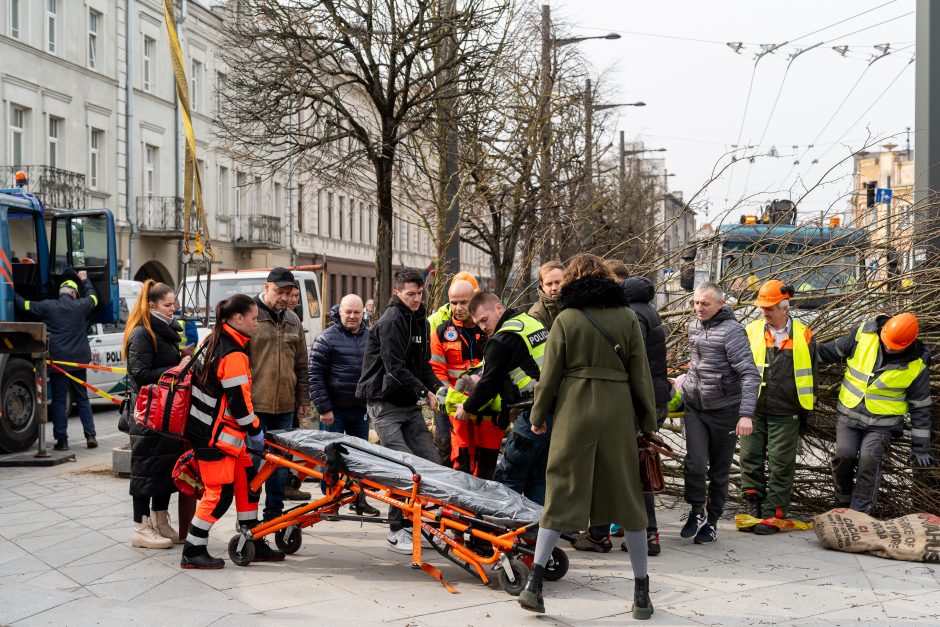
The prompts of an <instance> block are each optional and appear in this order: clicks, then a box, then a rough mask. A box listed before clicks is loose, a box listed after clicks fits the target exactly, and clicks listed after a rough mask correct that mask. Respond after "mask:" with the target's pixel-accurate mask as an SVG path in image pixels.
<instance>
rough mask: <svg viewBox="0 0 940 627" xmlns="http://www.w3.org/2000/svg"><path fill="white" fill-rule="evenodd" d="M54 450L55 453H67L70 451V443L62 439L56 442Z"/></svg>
mask: <svg viewBox="0 0 940 627" xmlns="http://www.w3.org/2000/svg"><path fill="white" fill-rule="evenodd" d="M52 449H53V450H55V451H67V450H69V441H68V440H66V439H65V438H62V439H61V440H56V441H55V444H54V445H53V447H52Z"/></svg>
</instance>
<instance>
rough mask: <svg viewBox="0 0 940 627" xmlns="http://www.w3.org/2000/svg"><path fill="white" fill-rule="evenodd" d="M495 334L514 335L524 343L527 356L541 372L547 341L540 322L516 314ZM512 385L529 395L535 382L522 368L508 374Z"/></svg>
mask: <svg viewBox="0 0 940 627" xmlns="http://www.w3.org/2000/svg"><path fill="white" fill-rule="evenodd" d="M496 332H497V333H515V334H516V335H518V336H519V337H521V338H522V341H523V342H525V346H526V349H528V351H529V355H531V356H532V359H533V360H535V363H536V365H538V367H539V371H540V372H541V370H542V361H543V358H544V355H545V343H546V342H547V341H548V330H547V329H546V328H545V327H544V326H543V325H542V323H541V322H539V321H538V320H536V319H535V318H533V317H532V316H530V315H529V314H527V313H520V314H516V315H515V316H513V317H512V318H510V319H509V320H507V321H506V322H504V323H503V325H502V326H501V327H500V328H499V330H498V331H496ZM509 377H510V378H511V379H512V382H513V384H514V385H515V386H516V387H517V388H518V389H519V391H520V392H523V393H527V394H531V393H534V392H535V380H534V379H533V378H532V377H530V376H529V375H527V374H526V373H525V371H524V370H523V369H522V368H514V369H513V370H512V372H510V373H509Z"/></svg>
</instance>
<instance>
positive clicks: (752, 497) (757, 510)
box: [738, 490, 764, 533]
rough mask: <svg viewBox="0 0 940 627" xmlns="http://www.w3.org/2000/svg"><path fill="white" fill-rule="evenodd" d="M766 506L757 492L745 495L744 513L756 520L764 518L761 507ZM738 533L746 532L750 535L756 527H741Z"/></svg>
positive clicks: (750, 491)
mask: <svg viewBox="0 0 940 627" xmlns="http://www.w3.org/2000/svg"><path fill="white" fill-rule="evenodd" d="M763 504H764V500H763V499H762V498H761V497H760V495H759V494H757V490H748V491H747V492H746V493H745V494H744V513H745V514H747V515H748V516H753V517H754V518H761V519H762V518H763V517H764V514H763V512H762V511H761V507H762V506H763ZM738 531H744V532H746V533H750V532H752V531H754V527H741V528H739V529H738Z"/></svg>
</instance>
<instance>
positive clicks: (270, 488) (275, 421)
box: [251, 411, 294, 520]
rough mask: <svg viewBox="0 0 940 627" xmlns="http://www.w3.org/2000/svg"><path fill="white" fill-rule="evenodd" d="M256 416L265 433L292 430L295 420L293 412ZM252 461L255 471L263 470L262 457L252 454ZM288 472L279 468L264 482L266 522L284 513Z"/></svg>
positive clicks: (258, 414)
mask: <svg viewBox="0 0 940 627" xmlns="http://www.w3.org/2000/svg"><path fill="white" fill-rule="evenodd" d="M256 415H257V416H258V421H259V422H261V430H262V431H263V432H265V433H267V432H268V431H276V430H278V429H290V428H291V424H292V423H293V420H294V412H292V411H289V412H284V413H281V414H264V413H260V412H258V413H256ZM251 461H252V464H253V465H254V467H255V471H257V470H258V469H260V468H261V462H262V459H261V457H260V456H258V455H255V454H254V453H252V455H251ZM288 472H289V471H288V469H287V468H278V469H277V470H275V471H274V472H272V473H271V476H270V477H268V480H267V481H265V482H264V513H263V516H264V520H271V519H272V518H277V517H278V516H280V515H281V514H283V513H284V487H285V486H286V485H287V475H288Z"/></svg>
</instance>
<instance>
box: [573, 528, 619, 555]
mask: <svg viewBox="0 0 940 627" xmlns="http://www.w3.org/2000/svg"><path fill="white" fill-rule="evenodd" d="M571 546H573V547H574V548H575V549H577V550H578V551H596V552H597V553H609V552H610V550H611V549H612V548H614V545H613V543H612V542H611V541H610V538H604V539H603V540H595V539H594V538H592V537H591V534H590V533H589V532H587V531H582V532H581V533H579V534H578V537H577V538H575V540H574V542H572V543H571Z"/></svg>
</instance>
